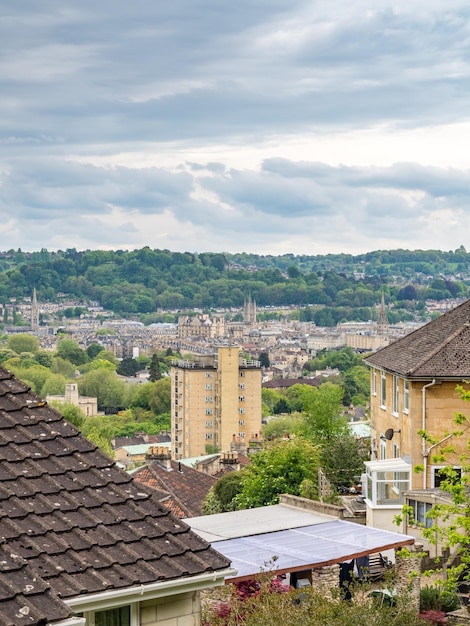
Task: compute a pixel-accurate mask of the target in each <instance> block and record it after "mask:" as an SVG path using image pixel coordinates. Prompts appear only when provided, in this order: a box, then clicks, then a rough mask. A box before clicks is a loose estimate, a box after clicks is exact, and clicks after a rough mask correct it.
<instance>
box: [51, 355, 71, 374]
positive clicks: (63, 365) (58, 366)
mask: <svg viewBox="0 0 470 626" xmlns="http://www.w3.org/2000/svg"><path fill="white" fill-rule="evenodd" d="M76 369H77V368H76V367H75V365H74V364H73V363H70V361H67V360H66V359H63V358H62V357H60V356H56V357H53V361H52V367H51V370H52V372H53V373H54V374H62V375H63V376H65V377H66V378H73V376H74V375H75V371H76Z"/></svg>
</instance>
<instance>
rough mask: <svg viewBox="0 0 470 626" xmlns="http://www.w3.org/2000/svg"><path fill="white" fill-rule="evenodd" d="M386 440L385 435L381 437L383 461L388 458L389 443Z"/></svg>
mask: <svg viewBox="0 0 470 626" xmlns="http://www.w3.org/2000/svg"><path fill="white" fill-rule="evenodd" d="M382 437H383V438H382ZM384 439H385V435H380V460H381V461H383V460H384V459H386V458H387V442H386V441H384Z"/></svg>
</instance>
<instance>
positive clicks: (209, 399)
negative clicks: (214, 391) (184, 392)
mask: <svg viewBox="0 0 470 626" xmlns="http://www.w3.org/2000/svg"><path fill="white" fill-rule="evenodd" d="M213 401H214V398H213V397H212V396H206V402H213Z"/></svg>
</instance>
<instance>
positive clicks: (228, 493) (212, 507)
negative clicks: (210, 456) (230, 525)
mask: <svg viewBox="0 0 470 626" xmlns="http://www.w3.org/2000/svg"><path fill="white" fill-rule="evenodd" d="M242 477H243V470H240V471H238V472H230V473H229V474H226V475H225V476H222V478H219V480H218V481H217V482H216V483H215V485H214V486H213V487H211V489H210V490H209V493H208V494H207V496H206V498H205V500H204V503H203V505H202V513H203V515H212V514H214V513H225V512H226V511H235V510H236V509H237V503H236V500H235V498H236V496H237V495H238V494H239V493H240V491H241V488H242Z"/></svg>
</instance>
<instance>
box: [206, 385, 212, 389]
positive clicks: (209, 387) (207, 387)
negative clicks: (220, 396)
mask: <svg viewBox="0 0 470 626" xmlns="http://www.w3.org/2000/svg"><path fill="white" fill-rule="evenodd" d="M206 391H212V383H206Z"/></svg>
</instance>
